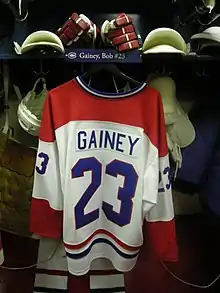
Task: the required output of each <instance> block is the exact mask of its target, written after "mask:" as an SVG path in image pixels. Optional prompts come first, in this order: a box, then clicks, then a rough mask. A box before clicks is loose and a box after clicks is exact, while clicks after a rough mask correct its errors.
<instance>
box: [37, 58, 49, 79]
mask: <svg viewBox="0 0 220 293" xmlns="http://www.w3.org/2000/svg"><path fill="white" fill-rule="evenodd" d="M33 72H34V73H35V74H36V75H37V76H39V77H45V76H46V75H47V74H48V73H49V72H50V71H49V70H48V71H46V72H44V71H43V62H42V60H40V71H39V72H37V71H35V70H34V71H33Z"/></svg>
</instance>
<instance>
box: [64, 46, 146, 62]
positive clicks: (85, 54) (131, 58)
mask: <svg viewBox="0 0 220 293" xmlns="http://www.w3.org/2000/svg"><path fill="white" fill-rule="evenodd" d="M65 58H66V59H67V61H73V62H80V63H82V62H89V63H103V62H104V63H110V62H115V63H141V62H142V59H141V54H140V51H138V50H133V51H131V52H126V53H120V52H118V51H116V50H115V49H75V50H74V51H69V52H67V53H66V54H65Z"/></svg>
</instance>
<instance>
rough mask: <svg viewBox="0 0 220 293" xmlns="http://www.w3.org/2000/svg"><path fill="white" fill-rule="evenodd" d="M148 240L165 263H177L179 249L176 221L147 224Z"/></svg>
mask: <svg viewBox="0 0 220 293" xmlns="http://www.w3.org/2000/svg"><path fill="white" fill-rule="evenodd" d="M144 227H145V228H144V229H145V231H144V232H146V233H147V235H146V239H147V241H148V243H149V245H150V247H151V249H152V250H153V251H154V252H155V254H156V255H157V257H158V258H159V259H161V260H163V261H177V260H178V247H177V241H176V231H175V222H174V219H172V220H170V221H167V222H165V221H163V222H162V221H158V222H146V223H145V226H144Z"/></svg>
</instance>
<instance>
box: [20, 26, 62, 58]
mask: <svg viewBox="0 0 220 293" xmlns="http://www.w3.org/2000/svg"><path fill="white" fill-rule="evenodd" d="M14 46H15V51H16V53H17V54H23V53H26V52H28V51H30V50H32V49H35V48H37V47H52V48H54V49H55V50H56V51H58V52H61V53H64V52H65V50H64V47H63V44H62V42H61V40H60V39H59V37H58V36H57V35H56V34H54V33H52V32H50V31H43V30H42V31H36V32H34V33H32V34H30V35H29V36H28V37H27V38H26V39H25V40H24V42H23V44H22V46H20V45H19V44H18V43H17V42H14Z"/></svg>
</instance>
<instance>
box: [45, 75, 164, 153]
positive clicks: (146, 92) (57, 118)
mask: <svg viewBox="0 0 220 293" xmlns="http://www.w3.org/2000/svg"><path fill="white" fill-rule="evenodd" d="M90 91H91V90H90ZM94 95H95V92H94ZM94 95H93V94H92V93H89V92H87V91H86V88H82V86H80V85H79V83H78V82H77V81H76V80H73V81H69V82H67V83H65V84H63V85H61V86H59V87H57V88H55V89H53V90H51V91H50V93H49V95H48V98H47V101H46V103H45V107H44V113H43V117H42V123H41V131H40V139H41V140H42V141H46V142H53V141H54V139H55V135H54V131H55V130H56V129H57V128H59V127H61V126H63V125H65V124H67V123H68V122H70V121H80V120H86V121H89V120H90V121H107V122H115V123H119V124H125V125H130V126H135V127H140V128H142V129H144V132H145V134H146V135H147V136H148V138H149V139H150V141H151V142H152V144H153V145H155V147H156V148H157V149H158V151H159V156H160V157H163V156H165V155H167V153H168V147H167V141H166V132H165V124H164V114H163V106H162V102H161V97H160V95H159V93H158V92H157V91H156V90H154V89H151V88H149V87H144V88H143V90H141V91H139V92H137V93H135V94H134V95H131V96H129V97H127V98H117V99H109V98H108V99H106V98H100V97H99V98H97V97H95V96H94ZM125 96H126V94H125ZM116 97H117V95H116Z"/></svg>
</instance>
